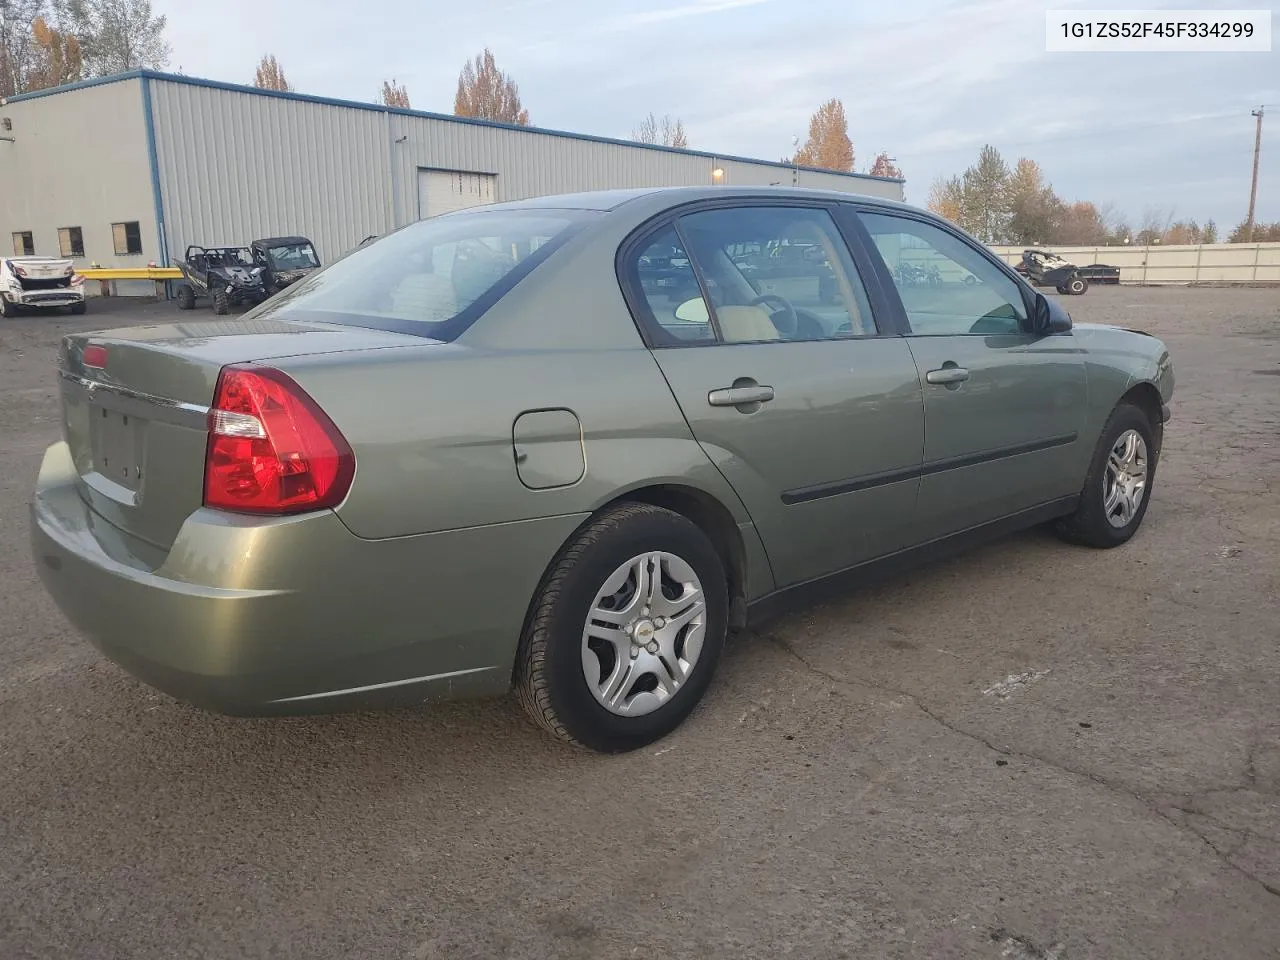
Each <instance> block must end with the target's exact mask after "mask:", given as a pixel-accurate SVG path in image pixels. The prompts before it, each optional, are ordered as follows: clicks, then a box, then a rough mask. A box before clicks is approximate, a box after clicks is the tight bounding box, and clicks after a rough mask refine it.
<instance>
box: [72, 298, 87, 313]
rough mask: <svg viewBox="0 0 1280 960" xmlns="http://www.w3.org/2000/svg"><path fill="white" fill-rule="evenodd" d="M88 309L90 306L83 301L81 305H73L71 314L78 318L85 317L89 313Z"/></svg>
mask: <svg viewBox="0 0 1280 960" xmlns="http://www.w3.org/2000/svg"><path fill="white" fill-rule="evenodd" d="M88 309H89V305H88V304H87V303H86V302H85V301H83V300H81V301H80V302H79V303H73V304H72V305H71V312H72V314H74V315H75V316H77V317H82V316H84V314H85V313H86V312H87V311H88Z"/></svg>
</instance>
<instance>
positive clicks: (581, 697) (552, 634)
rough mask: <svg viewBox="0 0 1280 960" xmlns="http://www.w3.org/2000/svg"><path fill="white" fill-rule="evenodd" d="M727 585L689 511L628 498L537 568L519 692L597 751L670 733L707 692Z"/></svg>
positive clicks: (552, 725)
mask: <svg viewBox="0 0 1280 960" xmlns="http://www.w3.org/2000/svg"><path fill="white" fill-rule="evenodd" d="M728 607H729V603H728V587H727V582H726V578H725V571H724V566H723V564H722V562H721V560H720V555H719V553H718V552H717V551H716V548H715V546H714V545H713V544H712V543H711V541H710V540H708V539H707V536H706V535H705V534H704V533H703V532H702V531H701V530H700V529H699V528H698V527H697V526H696V525H695V524H694V523H692V522H691V521H689V520H688V519H686V518H685V517H683V516H681V515H680V514H678V513H674V512H672V511H670V510H664V509H662V508H660V507H654V506H650V505H649V504H640V503H633V504H624V505H622V506H619V507H617V508H615V509H613V510H610V511H609V512H607V513H605V514H603V515H601V516H600V517H598V518H596V519H595V520H593V521H592V522H591V523H589V524H588V525H587V526H586V527H585V528H584V529H582V530H581V531H580V532H579V533H578V535H577V536H576V537H575V538H574V539H573V540H572V541H571V542H570V543H569V545H568V546H567V547H565V548H564V549H563V550H562V551H561V553H560V555H559V556H558V557H557V558H556V560H555V561H554V562H553V563H552V565H551V568H550V570H549V572H548V573H547V575H546V577H545V578H544V580H543V582H542V585H541V587H540V588H539V592H538V595H537V596H536V597H535V598H534V603H533V608H532V611H531V614H530V617H529V621H528V624H527V625H526V628H525V632H524V636H523V637H522V638H521V643H520V653H519V654H518V656H517V662H516V678H515V679H516V690H517V692H518V694H519V697H520V701H521V703H522V704H523V705H524V708H525V709H526V710H527V711H528V712H529V714H530V715H531V716H532V717H533V719H534V720H535V721H536V722H537V723H538V724H539V725H540V726H541V727H543V729H545V730H547V731H548V732H550V733H551V734H553V735H554V736H556V737H558V738H560V739H561V740H566V741H569V742H571V743H577V744H580V745H582V746H585V747H588V748H590V749H592V750H597V751H600V752H602V753H618V752H621V751H625V750H634V749H636V748H638V747H643V746H645V745H646V744H649V743H652V742H653V741H655V740H658V739H660V738H661V737H664V736H666V735H667V734H668V733H670V732H671V731H672V730H674V729H675V728H676V727H677V726H679V725H680V723H681V722H683V720H684V719H685V717H687V716H688V715H689V713H690V712H691V711H692V710H693V708H694V707H695V706H696V705H697V703H698V701H699V700H700V699H701V698H702V695H703V693H705V692H706V689H707V686H708V685H709V684H710V682H711V675H712V674H713V673H714V672H715V668H716V663H717V662H718V660H719V658H720V651H721V649H722V648H723V646H724V638H725V630H726V627H727V623H728Z"/></svg>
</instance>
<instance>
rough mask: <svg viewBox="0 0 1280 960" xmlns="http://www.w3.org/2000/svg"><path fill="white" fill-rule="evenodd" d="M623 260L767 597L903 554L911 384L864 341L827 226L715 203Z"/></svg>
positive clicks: (915, 480)
mask: <svg viewBox="0 0 1280 960" xmlns="http://www.w3.org/2000/svg"><path fill="white" fill-rule="evenodd" d="M630 249H631V251H632V253H631V263H630V264H629V265H628V266H627V270H628V272H629V273H630V275H631V286H632V288H633V302H634V303H635V305H636V308H637V314H638V315H639V316H640V318H641V320H642V323H643V325H644V327H645V328H646V338H647V339H648V341H649V343H650V344H651V346H653V347H654V357H655V358H656V359H657V362H658V364H659V365H660V366H661V368H662V371H663V373H664V375H665V376H666V378H667V381H668V383H669V384H670V385H671V389H672V391H673V392H674V394H675V397H676V399H677V401H678V402H679V404H680V407H681V409H682V410H683V412H684V415H685V418H686V419H687V420H688V422H689V425H690V427H691V428H692V430H693V433H694V436H695V437H696V438H697V440H698V442H699V443H700V444H701V446H702V448H703V449H704V450H705V451H706V453H707V455H708V456H709V457H710V459H711V460H712V462H714V463H715V464H716V466H717V467H718V468H719V469H720V471H721V472H722V473H723V474H724V476H725V477H726V478H727V479H728V481H729V482H730V483H731V484H732V485H733V487H734V489H735V490H736V491H737V493H738V495H739V496H740V497H741V498H742V501H743V503H744V504H745V505H746V508H747V510H748V512H749V513H750V515H751V518H752V520H753V521H754V523H755V525H756V528H757V530H758V531H759V533H760V536H761V539H762V540H763V542H764V545H765V549H766V550H767V552H768V555H769V560H770V563H771V565H772V566H773V573H774V577H775V579H776V582H777V584H778V585H779V586H786V585H789V584H794V583H799V582H803V581H805V580H809V579H813V578H815V577H819V576H822V575H823V574H826V573H831V572H834V571H836V570H839V569H843V568H846V567H849V566H853V565H855V564H857V563H859V562H862V561H864V560H867V559H871V558H873V557H876V556H880V555H882V554H886V553H890V552H892V551H894V550H897V549H899V548H900V547H901V546H903V545H904V543H905V537H906V536H907V531H908V529H909V527H910V525H911V521H912V519H913V517H914V511H915V506H916V493H917V489H918V487H919V467H920V461H921V456H922V450H923V442H924V435H923V404H922V400H921V396H920V386H919V379H918V378H917V376H916V371H915V366H914V364H913V362H912V358H911V353H910V350H909V349H908V348H907V345H906V343H905V342H904V341H903V339H902V338H901V337H899V336H896V335H884V334H882V333H881V331H880V330H879V329H878V328H877V326H876V323H875V319H874V317H873V316H872V312H871V307H870V305H869V303H868V298H867V294H866V292H865V291H864V288H863V286H862V283H861V281H860V279H859V276H858V272H857V270H856V269H855V267H854V265H853V261H852V259H851V257H850V254H849V250H848V248H847V247H846V246H845V242H844V239H843V238H842V236H841V234H840V231H839V230H838V229H837V228H836V225H835V223H834V221H833V219H832V217H831V214H830V213H829V212H828V211H827V210H826V209H825V208H823V207H821V206H815V207H800V206H779V205H765V204H761V205H754V206H741V207H724V206H719V207H714V208H710V209H703V210H698V211H696V212H692V213H687V214H685V215H684V216H681V217H680V218H679V219H677V220H675V221H674V222H669V223H666V224H663V225H661V226H658V227H655V228H654V230H653V232H652V233H651V234H649V235H648V236H647V237H645V238H644V239H643V240H642V241H641V242H640V243H638V244H635V245H633V246H632V247H631V248H630ZM637 288H638V289H637Z"/></svg>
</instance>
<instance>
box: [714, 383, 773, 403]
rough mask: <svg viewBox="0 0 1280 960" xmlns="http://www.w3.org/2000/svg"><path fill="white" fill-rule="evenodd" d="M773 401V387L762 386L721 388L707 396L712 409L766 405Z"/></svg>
mask: <svg viewBox="0 0 1280 960" xmlns="http://www.w3.org/2000/svg"><path fill="white" fill-rule="evenodd" d="M772 399H773V387H766V386H764V385H763V384H755V385H753V386H742V387H721V388H720V389H719V390H712V391H711V392H710V393H708V394H707V403H709V404H711V406H713V407H741V406H745V405H747V404H749V403H768V402H769V401H770V400H772Z"/></svg>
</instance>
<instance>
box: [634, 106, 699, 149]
mask: <svg viewBox="0 0 1280 960" xmlns="http://www.w3.org/2000/svg"><path fill="white" fill-rule="evenodd" d="M631 139H632V140H635V141H636V142H638V143H656V144H658V145H659V146H663V147H680V148H684V147H687V146H689V138H688V137H687V136H686V135H685V132H684V121H682V120H681V119H680V118H679V117H676V118H675V119H674V120H673V119H672V118H671V116H670V114H667V115H665V116H663V118H662V119H661V120H659V119H658V118H657V117H655V116H654V115H653V114H652V113H651V114H649V116H647V117H645V118H644V120H642V121H641V123H640V126H638V127H636V128H635V129H634V130H633V131H631Z"/></svg>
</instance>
